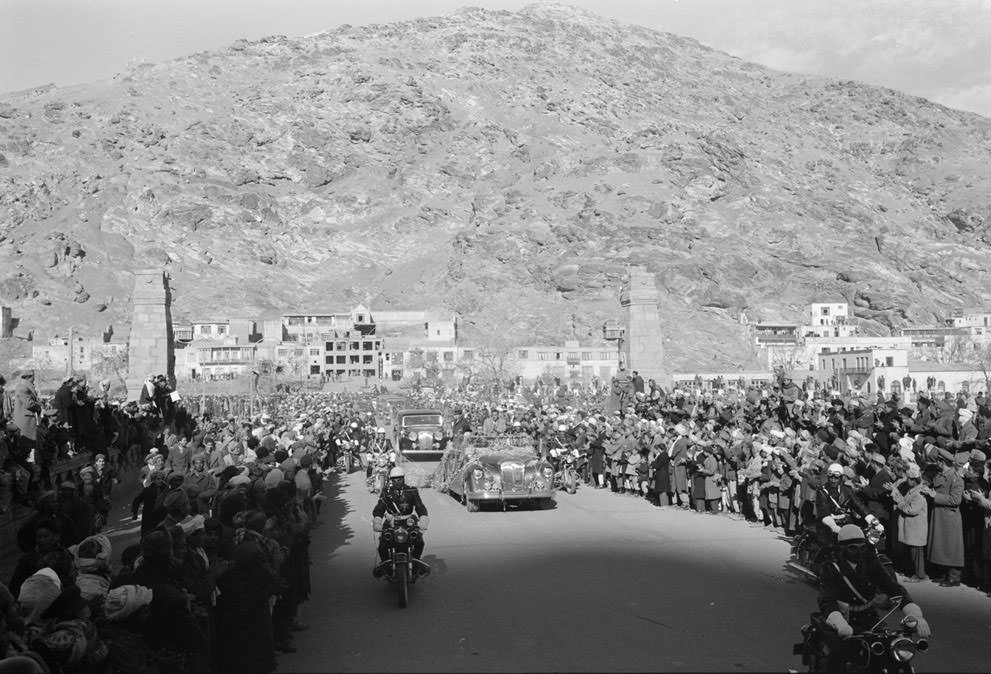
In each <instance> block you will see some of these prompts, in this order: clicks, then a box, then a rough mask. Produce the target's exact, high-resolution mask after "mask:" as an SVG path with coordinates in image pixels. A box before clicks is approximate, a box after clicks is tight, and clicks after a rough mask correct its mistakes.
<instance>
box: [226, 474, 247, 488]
mask: <svg viewBox="0 0 991 674" xmlns="http://www.w3.org/2000/svg"><path fill="white" fill-rule="evenodd" d="M227 484H229V485H230V486H232V487H240V486H241V485H245V486H249V485H250V484H251V478H250V477H248V476H247V475H235V476H234V477H232V478H231V479H230V480H229V481H228V482H227Z"/></svg>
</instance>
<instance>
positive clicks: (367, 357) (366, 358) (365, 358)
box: [361, 354, 372, 365]
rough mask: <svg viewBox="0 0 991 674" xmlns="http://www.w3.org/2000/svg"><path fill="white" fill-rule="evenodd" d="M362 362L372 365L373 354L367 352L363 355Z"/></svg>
mask: <svg viewBox="0 0 991 674" xmlns="http://www.w3.org/2000/svg"><path fill="white" fill-rule="evenodd" d="M361 362H362V363H364V364H365V365H371V364H372V357H371V355H368V354H366V355H364V356H362V359H361Z"/></svg>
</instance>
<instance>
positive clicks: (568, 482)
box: [564, 470, 578, 494]
mask: <svg viewBox="0 0 991 674" xmlns="http://www.w3.org/2000/svg"><path fill="white" fill-rule="evenodd" d="M577 482H578V480H577V479H576V476H575V473H574V471H571V470H569V471H567V472H566V473H565V474H564V488H565V490H566V491H567V492H568V493H569V494H574V493H575V492H576V491H578V484H577Z"/></svg>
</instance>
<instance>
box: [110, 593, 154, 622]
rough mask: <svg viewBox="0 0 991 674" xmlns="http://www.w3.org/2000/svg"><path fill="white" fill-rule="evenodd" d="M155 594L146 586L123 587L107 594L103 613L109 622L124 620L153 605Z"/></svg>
mask: <svg viewBox="0 0 991 674" xmlns="http://www.w3.org/2000/svg"><path fill="white" fill-rule="evenodd" d="M153 596H154V593H153V592H152V591H151V590H150V589H149V588H147V587H145V586H144V585H121V586H120V587H115V588H114V589H112V590H110V592H108V593H107V599H106V601H105V602H104V604H103V611H104V613H105V614H106V618H107V620H123V619H124V618H127V617H128V616H130V615H131V614H132V613H134V612H135V611H137V610H138V609H139V608H141V607H142V606H147V605H148V604H150V603H151V600H152V597H153Z"/></svg>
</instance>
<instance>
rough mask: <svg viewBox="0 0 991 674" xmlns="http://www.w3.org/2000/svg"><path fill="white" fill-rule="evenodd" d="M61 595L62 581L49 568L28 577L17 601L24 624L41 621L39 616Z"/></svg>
mask: <svg viewBox="0 0 991 674" xmlns="http://www.w3.org/2000/svg"><path fill="white" fill-rule="evenodd" d="M60 594H62V581H61V580H60V579H59V577H58V574H57V573H55V571H53V570H52V569H51V568H49V567H47V566H46V567H45V568H43V569H41V570H40V571H37V572H36V573H35V574H34V575H32V576H31V577H29V578H28V579H27V580H25V581H24V583H23V584H22V585H21V591H20V593H19V594H18V595H17V601H18V602H20V604H21V613H22V614H23V615H24V624H25V625H31V624H33V623H36V622H38V621H39V620H41V614H42V613H44V612H45V610H46V609H47V608H48V607H49V606H51V605H52V603H54V601H55V600H56V599H58V596H59V595H60Z"/></svg>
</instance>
